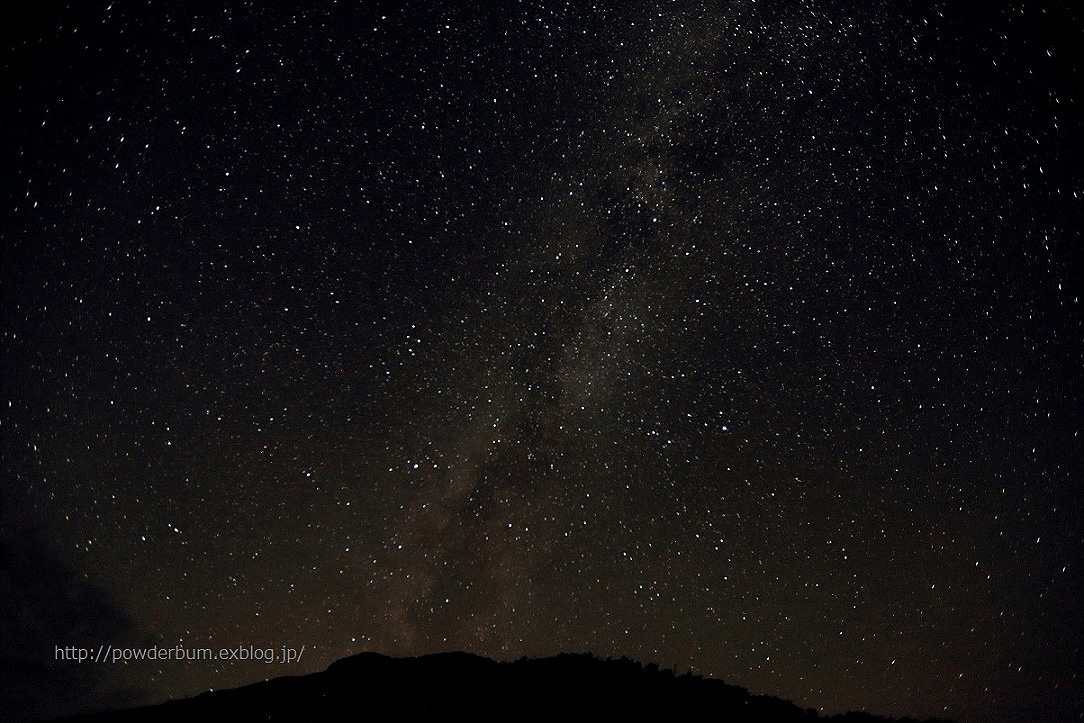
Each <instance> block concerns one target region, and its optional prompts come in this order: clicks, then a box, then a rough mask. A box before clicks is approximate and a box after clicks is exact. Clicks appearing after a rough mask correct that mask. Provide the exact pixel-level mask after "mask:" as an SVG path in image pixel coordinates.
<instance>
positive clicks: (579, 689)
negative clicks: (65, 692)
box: [70, 653, 888, 723]
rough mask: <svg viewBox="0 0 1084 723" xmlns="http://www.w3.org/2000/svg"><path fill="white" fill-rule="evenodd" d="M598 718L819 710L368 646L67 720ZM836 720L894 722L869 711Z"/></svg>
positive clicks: (632, 677)
mask: <svg viewBox="0 0 1084 723" xmlns="http://www.w3.org/2000/svg"><path fill="white" fill-rule="evenodd" d="M373 715H376V716H396V719H398V717H399V716H403V715H407V716H440V717H444V716H452V715H465V716H470V717H472V718H475V719H477V718H483V719H488V718H497V717H500V718H504V719H520V718H532V719H538V718H544V717H545V718H548V717H553V718H555V719H566V718H569V717H573V718H577V719H582V718H584V717H585V716H590V717H595V718H597V719H599V720H615V719H618V718H625V719H646V718H647V717H657V719H658V720H668V719H674V718H675V717H676V716H687V717H689V718H693V717H694V716H695V719H696V720H716V721H762V720H770V721H799V720H812V719H816V718H817V715H816V713H815V712H814V711H805V710H802V709H800V708H798V707H797V706H795V705H794V704H792V703H790V702H788V701H784V700H780V699H779V698H772V697H769V696H756V695H750V694H749V692H748V691H747V690H745V689H744V688H739V687H737V686H733V685H727V684H725V683H723V682H722V681H720V680H712V679H705V678H700V677H697V676H692V675H681V676H676V675H674V674H673V673H671V672H670V671H665V670H659V669H658V668H657V667H655V666H647V667H643V666H641V665H640V664H639V663H636V662H634V661H630V660H627V659H621V660H605V661H604V660H599V659H598V658H595V657H593V656H591V655H586V654H585V655H559V656H557V657H553V658H543V659H535V660H532V659H526V658H524V659H522V660H519V661H516V662H514V663H498V662H496V661H493V660H489V659H488V658H481V657H478V656H475V655H469V654H467V653H444V654H439V655H428V656H425V657H420V658H388V657H385V656H383V655H377V654H375V653H365V654H362V655H356V656H353V657H350V658H344V659H343V660H340V661H338V662H336V663H334V664H333V665H331V667H329V668H328V669H327V670H325V671H323V672H321V673H314V674H312V675H307V676H300V677H285V678H276V679H274V680H269V681H266V682H263V683H256V684H254V685H248V686H245V687H243V688H237V689H234V690H223V691H214V692H209V693H204V694H202V695H199V696H196V697H194V698H188V699H185V700H177V701H170V702H168V703H163V704H161V705H156V706H149V707H146V708H136V709H132V710H126V711H118V712H111V713H97V714H92V715H85V716H78V717H76V718H73V719H70V720H72V721H79V722H80V723H91V722H92V721H94V722H105V721H109V722H111V723H112V722H116V723H120V722H122V721H123V722H129V721H200V720H232V721H242V720H260V721H355V720H367V719H370V718H369V716H373ZM836 719H837V720H842V719H846V720H854V721H879V720H888V719H885V718H878V717H875V716H871V715H867V714H864V713H862V714H855V713H851V714H847V715H846V716H837V717H836Z"/></svg>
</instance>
